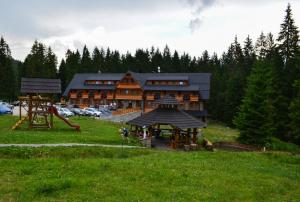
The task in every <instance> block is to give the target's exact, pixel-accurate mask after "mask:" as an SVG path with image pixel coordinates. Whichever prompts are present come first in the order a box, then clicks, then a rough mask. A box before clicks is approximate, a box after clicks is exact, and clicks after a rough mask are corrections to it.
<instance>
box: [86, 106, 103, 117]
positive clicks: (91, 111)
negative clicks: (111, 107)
mask: <svg viewBox="0 0 300 202" xmlns="http://www.w3.org/2000/svg"><path fill="white" fill-rule="evenodd" d="M85 111H86V112H87V113H88V115H90V116H97V117H100V116H101V114H102V113H101V112H100V111H98V110H96V109H95V108H91V107H90V108H86V109H85Z"/></svg>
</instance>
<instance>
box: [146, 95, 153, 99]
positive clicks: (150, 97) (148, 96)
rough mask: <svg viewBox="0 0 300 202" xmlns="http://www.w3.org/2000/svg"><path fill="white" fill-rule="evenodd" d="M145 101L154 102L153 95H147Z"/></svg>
mask: <svg viewBox="0 0 300 202" xmlns="http://www.w3.org/2000/svg"><path fill="white" fill-rule="evenodd" d="M146 100H154V95H147V97H146Z"/></svg>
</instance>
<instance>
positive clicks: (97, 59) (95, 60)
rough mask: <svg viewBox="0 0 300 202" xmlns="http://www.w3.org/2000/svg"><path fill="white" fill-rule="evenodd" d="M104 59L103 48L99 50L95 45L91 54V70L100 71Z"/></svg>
mask: <svg viewBox="0 0 300 202" xmlns="http://www.w3.org/2000/svg"><path fill="white" fill-rule="evenodd" d="M104 59H105V52H104V50H103V48H101V50H99V49H98V48H97V47H95V49H94V51H93V56H92V68H93V72H99V71H100V72H102V71H103V70H102V69H103V68H104Z"/></svg>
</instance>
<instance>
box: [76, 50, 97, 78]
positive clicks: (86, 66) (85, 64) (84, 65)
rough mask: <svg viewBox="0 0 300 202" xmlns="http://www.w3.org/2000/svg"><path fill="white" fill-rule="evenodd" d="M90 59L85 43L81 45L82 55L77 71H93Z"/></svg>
mask: <svg viewBox="0 0 300 202" xmlns="http://www.w3.org/2000/svg"><path fill="white" fill-rule="evenodd" d="M93 70H94V69H93V66H92V59H91V56H90V52H89V50H88V48H87V47H86V45H85V46H84V47H83V51H82V57H81V67H80V70H79V72H82V73H91V72H93Z"/></svg>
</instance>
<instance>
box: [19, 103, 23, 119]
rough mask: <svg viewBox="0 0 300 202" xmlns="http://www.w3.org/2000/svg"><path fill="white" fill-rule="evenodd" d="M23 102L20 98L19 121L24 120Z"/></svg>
mask: <svg viewBox="0 0 300 202" xmlns="http://www.w3.org/2000/svg"><path fill="white" fill-rule="evenodd" d="M21 107H22V100H21V99H20V98H19V119H20V120H21V118H22V109H21Z"/></svg>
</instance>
